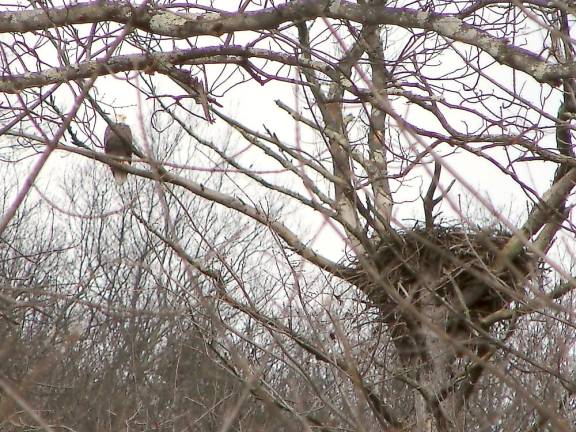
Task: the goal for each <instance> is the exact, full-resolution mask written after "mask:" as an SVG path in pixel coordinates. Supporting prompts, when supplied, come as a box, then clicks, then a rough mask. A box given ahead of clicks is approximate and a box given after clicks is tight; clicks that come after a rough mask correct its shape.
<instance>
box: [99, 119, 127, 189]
mask: <svg viewBox="0 0 576 432" xmlns="http://www.w3.org/2000/svg"><path fill="white" fill-rule="evenodd" d="M131 146H132V130H131V129H130V126H128V125H127V124H126V123H122V122H116V123H114V124H112V125H109V126H108V127H107V128H106V132H104V152H105V153H106V154H107V155H108V156H114V157H117V158H122V160H118V162H120V163H122V164H128V165H130V164H131V163H132V147H131ZM110 168H111V169H112V175H113V176H114V180H116V183H118V184H119V185H121V184H122V183H124V182H125V181H126V178H127V177H128V173H127V172H126V171H124V170H123V169H122V168H117V167H115V166H110Z"/></svg>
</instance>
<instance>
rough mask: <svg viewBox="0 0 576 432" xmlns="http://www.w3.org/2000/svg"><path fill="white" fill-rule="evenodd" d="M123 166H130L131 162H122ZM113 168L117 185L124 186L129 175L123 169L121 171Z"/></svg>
mask: <svg viewBox="0 0 576 432" xmlns="http://www.w3.org/2000/svg"><path fill="white" fill-rule="evenodd" d="M122 164H123V165H124V164H126V165H130V162H129V161H122ZM111 168H112V175H113V176H114V180H116V184H118V185H123V184H124V182H125V181H126V179H127V178H128V173H127V172H126V171H124V170H123V169H119V168H116V167H111Z"/></svg>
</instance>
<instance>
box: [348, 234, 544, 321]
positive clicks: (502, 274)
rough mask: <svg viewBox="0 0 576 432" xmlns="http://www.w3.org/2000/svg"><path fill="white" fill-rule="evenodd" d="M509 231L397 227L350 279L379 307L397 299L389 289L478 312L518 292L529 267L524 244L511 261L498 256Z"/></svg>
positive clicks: (387, 307) (479, 314)
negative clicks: (433, 298) (400, 229)
mask: <svg viewBox="0 0 576 432" xmlns="http://www.w3.org/2000/svg"><path fill="white" fill-rule="evenodd" d="M510 237H511V234H510V233H507V232H505V231H504V230H499V229H483V230H476V231H473V230H466V229H464V228H463V227H461V226H452V227H445V226H434V227H433V228H432V229H425V228H423V227H417V228H415V229H413V230H406V231H403V232H398V233H397V235H395V236H391V237H389V238H385V239H382V241H381V242H380V244H379V246H378V247H377V250H376V252H375V253H374V254H373V256H368V257H364V258H365V259H364V260H359V261H358V262H356V263H355V265H354V269H355V270H354V276H352V277H351V278H349V280H350V281H351V282H352V283H354V284H355V285H357V286H358V287H359V288H360V289H362V291H363V292H365V293H366V294H367V295H368V296H369V297H370V299H371V300H372V302H373V303H374V304H375V305H376V306H378V307H380V308H381V309H383V310H390V308H391V307H393V306H394V305H395V302H394V301H393V299H392V298H391V296H390V291H389V290H391V289H392V290H396V292H398V293H399V294H401V295H402V297H404V298H409V299H410V301H411V302H412V303H413V304H415V305H417V304H418V301H419V300H420V299H422V298H424V297H427V298H428V300H426V301H427V302H428V303H429V301H430V295H431V294H432V296H433V297H436V299H437V301H438V302H439V304H440V303H444V304H445V303H446V302H449V303H450V304H452V305H455V307H456V309H458V310H460V311H463V312H464V311H465V312H466V313H467V314H469V315H471V316H473V317H476V318H480V317H482V316H486V315H487V314H489V313H491V312H494V311H496V310H498V309H500V308H501V307H503V306H504V305H506V304H508V303H510V302H511V301H513V300H514V299H516V298H518V297H519V295H520V294H521V292H522V290H523V286H524V284H525V280H526V276H527V275H528V273H529V271H530V268H531V267H532V263H533V261H532V259H531V257H530V254H529V253H528V252H527V251H525V250H523V251H522V252H521V253H520V254H518V255H517V256H516V257H515V258H514V259H513V260H512V261H510V260H506V259H505V257H503V256H502V254H501V252H500V251H501V250H502V247H503V246H504V245H505V244H506V243H507V242H508V240H509V239H510ZM367 266H370V269H366V268H365V267H367ZM374 274H376V275H377V280H375V278H374Z"/></svg>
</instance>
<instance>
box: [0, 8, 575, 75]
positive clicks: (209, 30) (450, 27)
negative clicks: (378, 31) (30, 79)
mask: <svg viewBox="0 0 576 432" xmlns="http://www.w3.org/2000/svg"><path fill="white" fill-rule="evenodd" d="M318 17H327V18H333V19H338V20H348V21H352V22H357V23H362V24H371V25H393V26H399V27H404V28H415V29H422V30H427V31H433V32H435V33H437V34H439V35H441V36H444V37H446V38H448V39H451V40H454V41H458V42H462V43H465V44H468V45H472V46H476V47H478V48H479V49H481V50H482V51H484V52H486V53H488V54H490V55H491V56H492V57H493V58H494V59H495V60H496V61H498V62H499V63H501V64H505V65H507V66H510V67H512V68H514V69H517V70H520V71H523V72H525V73H527V74H528V75H530V76H532V77H533V78H534V79H536V80H537V81H539V82H543V83H553V84H555V85H559V84H560V82H559V80H560V79H561V78H565V77H569V76H574V75H575V74H576V65H574V64H565V65H558V64H552V63H548V62H546V61H545V60H544V59H543V58H542V57H541V56H539V55H537V54H535V53H533V52H531V51H529V50H527V49H524V48H521V47H518V46H515V45H513V44H511V43H510V42H509V41H508V40H507V39H505V38H498V37H495V36H492V35H490V34H489V33H488V32H486V31H484V30H480V29H479V28H477V27H475V26H473V25H470V24H467V23H465V22H464V21H463V20H462V19H460V18H458V17H457V16H455V15H447V14H438V13H432V12H426V11H421V10H413V9H406V8H390V7H382V6H374V5H371V4H353V3H350V2H345V1H342V2H334V1H329V0H323V1H310V0H299V1H292V2H288V3H286V4H282V5H279V6H275V7H270V8H265V9H262V10H259V11H252V12H245V11H244V12H237V13H221V14H218V13H213V12H212V13H207V14H200V15H191V14H176V13H173V12H168V11H166V10H157V9H154V8H152V7H148V8H139V9H136V8H135V7H133V6H132V5H128V4H125V3H103V4H99V3H80V4H77V5H73V6H67V7H64V8H53V9H47V10H26V11H16V12H4V13H1V14H0V33H7V32H30V31H37V30H44V29H49V28H52V27H55V26H56V27H60V26H66V25H76V24H86V23H99V22H104V21H112V22H117V23H120V24H128V23H130V24H131V25H133V26H134V27H136V28H138V29H140V30H144V31H146V32H149V33H153V34H157V35H163V36H170V37H176V38H183V39H184V38H190V37H194V36H202V35H209V36H219V35H223V34H226V33H233V32H238V31H249V30H266V29H275V28H277V27H278V26H280V25H281V24H284V23H287V22H302V21H306V20H312V19H315V18H318Z"/></svg>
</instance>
